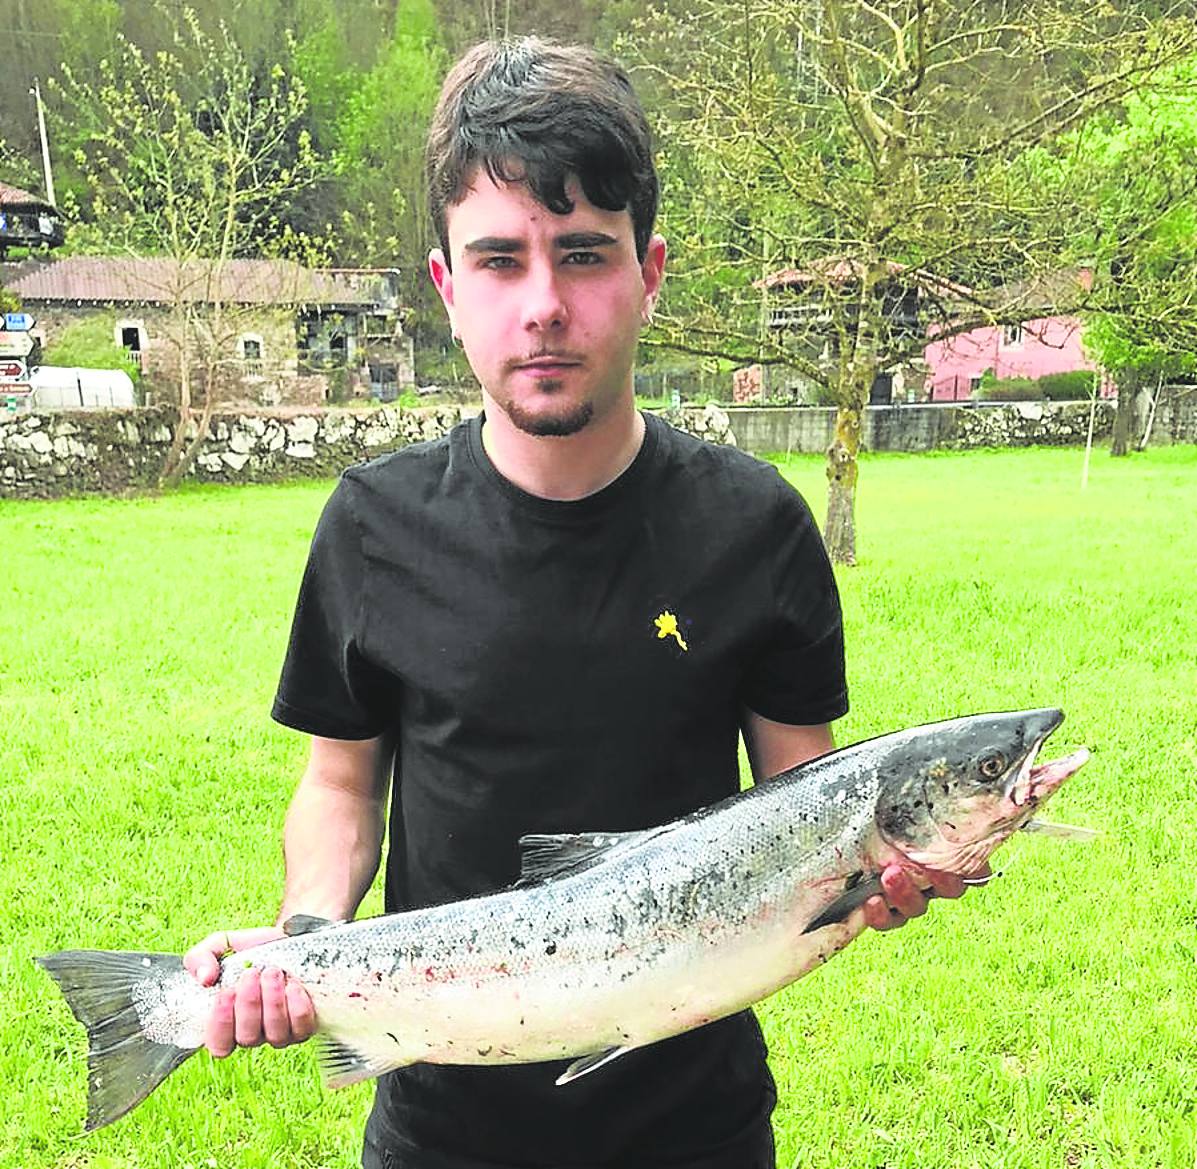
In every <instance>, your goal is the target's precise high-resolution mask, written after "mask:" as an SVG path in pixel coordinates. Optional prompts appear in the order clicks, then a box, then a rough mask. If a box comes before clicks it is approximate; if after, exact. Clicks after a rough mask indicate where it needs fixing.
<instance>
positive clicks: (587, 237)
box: [553, 231, 619, 251]
mask: <svg viewBox="0 0 1197 1169" xmlns="http://www.w3.org/2000/svg"><path fill="white" fill-rule="evenodd" d="M553 243H555V244H556V245H557V247H559V248H561V249H563V250H565V251H569V250H570V249H571V248H603V247H610V246H611V245H612V244H617V243H619V240H617V239H616V238H615V236H613V235H607V233H606V232H603V231H571V232H570V233H569V234H568V235H559V236H558V237H557V238H556V239H555V240H554V241H553Z"/></svg>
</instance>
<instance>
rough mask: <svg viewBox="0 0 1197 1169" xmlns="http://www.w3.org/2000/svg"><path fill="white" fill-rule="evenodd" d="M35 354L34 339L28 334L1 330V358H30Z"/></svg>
mask: <svg viewBox="0 0 1197 1169" xmlns="http://www.w3.org/2000/svg"><path fill="white" fill-rule="evenodd" d="M32 352H33V338H32V337H31V336H30V335H29V334H28V333H15V332H14V333H10V332H7V331H4V330H0V357H28V356H29V354H31V353H32Z"/></svg>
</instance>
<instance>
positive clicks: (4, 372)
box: [0, 357, 29, 381]
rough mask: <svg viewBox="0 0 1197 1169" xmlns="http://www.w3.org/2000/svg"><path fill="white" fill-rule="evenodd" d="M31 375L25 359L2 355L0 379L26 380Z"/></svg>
mask: <svg viewBox="0 0 1197 1169" xmlns="http://www.w3.org/2000/svg"><path fill="white" fill-rule="evenodd" d="M28 376H29V371H28V370H27V369H26V368H25V363H24V362H23V361H18V360H17V359H16V358H14V357H0V381H5V380H8V381H13V380H16V381H24V380H25V378H27V377H28Z"/></svg>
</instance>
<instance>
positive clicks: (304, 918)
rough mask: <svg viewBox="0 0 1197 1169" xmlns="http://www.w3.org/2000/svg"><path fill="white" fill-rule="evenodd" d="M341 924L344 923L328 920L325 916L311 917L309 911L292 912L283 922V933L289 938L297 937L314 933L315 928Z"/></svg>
mask: <svg viewBox="0 0 1197 1169" xmlns="http://www.w3.org/2000/svg"><path fill="white" fill-rule="evenodd" d="M342 924H344V923H343V922H339V921H330V920H329V919H328V918H327V917H313V916H312V915H311V914H310V913H293V914H292V915H291V916H290V917H289V918H287V920H286V921H285V922H283V933H285V934H286V935H287V937H289V938H297V937H298V936H299V935H300V934H314V933H315V932H316V931H317V930H326V929H328V928H329V927H330V926H334V925H342Z"/></svg>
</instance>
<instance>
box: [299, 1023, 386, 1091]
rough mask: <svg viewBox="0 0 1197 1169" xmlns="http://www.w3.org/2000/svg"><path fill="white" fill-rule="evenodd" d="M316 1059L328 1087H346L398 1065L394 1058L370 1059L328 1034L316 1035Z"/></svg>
mask: <svg viewBox="0 0 1197 1169" xmlns="http://www.w3.org/2000/svg"><path fill="white" fill-rule="evenodd" d="M316 1059H317V1061H318V1062H319V1064H320V1074H321V1075H322V1076H323V1077H324V1083H325V1084H326V1085H327V1086H328V1087H330V1088H346V1087H348V1086H349V1085H350V1084H357V1083H360V1082H361V1081H362V1080H369V1079H371V1078H372V1077H374V1076H381V1075H382V1073H383V1072H389V1071H390V1070H391V1069H392V1068H394V1067H398V1066H400V1065H399V1063H396V1062H395V1060H382V1059H376V1058H375V1059H371V1058H370V1056H368V1055H365V1054H363V1053H362V1052H360V1051H358V1050H356V1049H355V1048H354V1047H352V1046H351V1045H350V1044H348V1043H345V1042H343V1041H342V1040H340V1039H333V1038H332V1037H331V1036H329V1035H317V1036H316ZM400 1062H403V1061H400Z"/></svg>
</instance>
